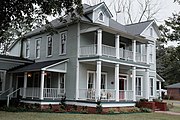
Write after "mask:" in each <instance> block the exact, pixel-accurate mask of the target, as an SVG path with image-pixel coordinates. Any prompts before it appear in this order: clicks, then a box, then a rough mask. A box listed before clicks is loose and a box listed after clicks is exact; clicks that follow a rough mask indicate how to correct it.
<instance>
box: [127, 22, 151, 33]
mask: <svg viewBox="0 0 180 120" xmlns="http://www.w3.org/2000/svg"><path fill="white" fill-rule="evenodd" d="M153 22H154V20H148V21H144V22H140V23H134V24H128V25H126V30H127V32H128V33H131V34H133V35H140V34H141V33H142V32H143V31H144V30H145V29H146V28H147V27H148V26H149V25H151V24H152V23H153Z"/></svg>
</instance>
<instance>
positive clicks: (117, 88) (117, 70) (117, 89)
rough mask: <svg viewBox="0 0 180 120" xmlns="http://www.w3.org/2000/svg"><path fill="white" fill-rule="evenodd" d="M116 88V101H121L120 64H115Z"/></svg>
mask: <svg viewBox="0 0 180 120" xmlns="http://www.w3.org/2000/svg"><path fill="white" fill-rule="evenodd" d="M115 90H116V98H115V99H116V101H119V64H116V65H115Z"/></svg>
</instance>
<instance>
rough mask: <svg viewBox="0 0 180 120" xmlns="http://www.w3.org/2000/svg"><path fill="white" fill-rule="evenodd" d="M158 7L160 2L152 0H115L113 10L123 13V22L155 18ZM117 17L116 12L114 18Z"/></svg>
mask: <svg viewBox="0 0 180 120" xmlns="http://www.w3.org/2000/svg"><path fill="white" fill-rule="evenodd" d="M160 8H161V7H160V3H159V2H158V1H154V0H135V1H134V0H116V1H115V2H114V11H115V13H122V14H123V19H124V20H123V22H124V23H125V24H132V23H135V22H142V21H144V20H150V19H155V15H156V14H157V13H158V12H159V11H160ZM117 17H118V15H117V14H116V19H117Z"/></svg>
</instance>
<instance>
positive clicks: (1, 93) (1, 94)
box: [0, 88, 12, 96]
mask: <svg viewBox="0 0 180 120" xmlns="http://www.w3.org/2000/svg"><path fill="white" fill-rule="evenodd" d="M11 89H12V88H9V89H7V90H5V91H4V92H2V93H1V94H0V96H1V95H3V94H4V93H6V92H8V91H9V90H11Z"/></svg>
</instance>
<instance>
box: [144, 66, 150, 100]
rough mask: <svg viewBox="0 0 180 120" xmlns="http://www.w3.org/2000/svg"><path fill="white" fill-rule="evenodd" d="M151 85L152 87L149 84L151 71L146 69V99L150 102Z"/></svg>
mask: <svg viewBox="0 0 180 120" xmlns="http://www.w3.org/2000/svg"><path fill="white" fill-rule="evenodd" d="M149 85H150V84H149V69H146V71H145V84H144V86H143V87H145V91H144V97H145V98H146V99H148V100H149V89H150V86H149Z"/></svg>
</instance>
